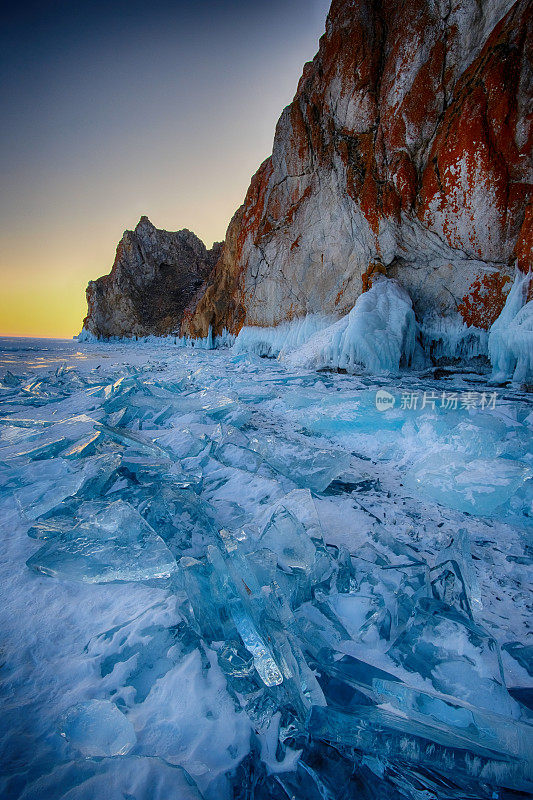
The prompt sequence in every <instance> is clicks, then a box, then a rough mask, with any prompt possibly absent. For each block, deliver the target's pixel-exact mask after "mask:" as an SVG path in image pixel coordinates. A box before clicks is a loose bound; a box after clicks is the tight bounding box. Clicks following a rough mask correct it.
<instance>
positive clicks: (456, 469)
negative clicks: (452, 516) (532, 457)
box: [408, 451, 533, 516]
mask: <svg viewBox="0 0 533 800" xmlns="http://www.w3.org/2000/svg"><path fill="white" fill-rule="evenodd" d="M532 475H533V472H532V470H531V467H529V466H528V465H527V464H526V463H523V462H521V461H512V460H511V459H508V458H494V459H472V458H469V457H468V456H465V455H462V454H461V453H456V452H446V451H440V452H439V453H438V454H434V455H430V456H427V457H426V458H424V459H422V460H421V461H419V462H417V464H416V466H415V468H414V469H413V471H412V473H411V475H410V476H409V478H408V481H409V483H411V485H413V486H414V487H416V488H417V489H418V490H419V491H420V492H421V493H423V494H425V495H426V496H428V497H431V498H432V499H433V500H436V501H437V503H441V504H442V505H444V506H449V507H450V508H455V509H457V510H458V511H463V512H464V511H467V512H468V513H470V514H479V515H482V516H483V515H490V514H493V513H494V512H495V511H496V510H497V509H498V508H499V507H500V506H503V505H504V504H505V503H507V502H508V501H509V500H510V499H511V497H512V496H513V495H514V494H515V492H517V491H518V490H519V489H520V488H521V487H522V486H523V485H524V484H525V483H526V481H528V480H529V479H531V477H532Z"/></svg>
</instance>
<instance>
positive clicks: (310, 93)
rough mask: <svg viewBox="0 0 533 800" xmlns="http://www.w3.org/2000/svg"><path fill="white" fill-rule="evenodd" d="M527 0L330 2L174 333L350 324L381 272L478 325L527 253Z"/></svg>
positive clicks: (484, 323)
mask: <svg viewBox="0 0 533 800" xmlns="http://www.w3.org/2000/svg"><path fill="white" fill-rule="evenodd" d="M532 14H533V7H532V5H531V3H530V2H528V0H518V2H516V3H514V4H513V3H512V2H510V0H429V2H428V0H410V2H408V3H406V2H403V1H401V0H333V3H332V6H331V10H330V13H329V16H328V20H327V26H326V33H325V35H324V36H323V37H322V39H321V41H320V48H319V52H318V54H317V56H316V57H315V59H314V60H313V61H312V62H311V63H308V64H307V65H306V66H305V67H304V71H303V75H302V78H301V80H300V83H299V86H298V90H297V93H296V96H295V98H294V101H293V102H292V104H291V105H290V106H288V107H287V108H286V109H285V110H284V112H283V114H282V115H281V118H280V120H279V122H278V125H277V130H276V135H275V140H274V147H273V152H272V155H271V156H270V157H269V158H268V159H267V160H266V161H265V162H264V163H263V164H262V166H261V167H260V169H259V170H258V172H257V173H256V175H255V176H254V177H253V179H252V182H251V186H250V188H249V190H248V193H247V195H246V199H245V201H244V204H243V205H242V206H241V208H240V209H239V210H238V211H237V213H236V214H235V216H234V218H233V220H232V221H231V223H230V226H229V228H228V232H227V238H226V242H225V245H224V248H223V252H222V255H221V257H220V259H219V261H218V263H217V265H216V267H215V269H214V271H213V272H212V274H211V276H210V278H209V281H208V284H207V287H206V290H205V292H204V294H203V296H202V297H201V299H200V301H199V302H198V303H197V304H196V305H194V303H192V304H191V305H190V306H189V308H188V309H187V311H186V313H185V316H184V321H183V324H182V333H186V334H192V335H195V336H205V335H207V332H208V329H209V326H210V325H212V326H213V330H214V332H215V333H220V332H221V331H222V329H223V328H227V329H228V330H229V331H231V332H233V333H236V332H238V331H239V330H240V328H241V327H242V325H243V324H244V323H245V322H246V324H247V325H261V326H267V325H276V324H279V323H280V322H282V321H285V320H289V319H292V318H294V317H300V316H303V315H305V314H309V313H334V314H338V315H339V316H340V315H342V314H346V313H347V312H348V311H349V310H350V309H351V308H352V307H353V306H354V303H355V301H356V300H357V298H358V296H359V295H360V294H361V292H362V291H363V289H364V288H366V287H367V286H368V285H369V276H370V274H371V273H372V272H373V271H375V270H377V271H379V272H380V273H384V274H386V275H389V276H390V277H394V278H396V279H397V280H398V282H399V283H400V284H401V285H402V286H403V287H404V288H405V289H406V290H407V291H408V292H409V294H410V296H411V297H412V300H413V304H414V309H415V311H416V314H417V316H418V318H419V319H424V318H426V319H427V318H428V317H435V316H449V315H456V314H457V312H460V313H462V315H463V318H464V319H465V321H467V322H468V323H469V324H476V325H478V326H480V327H485V328H487V327H489V325H490V324H491V323H492V322H493V321H494V319H495V318H496V317H497V316H498V314H499V313H500V311H501V309H502V307H503V304H504V301H505V297H506V294H507V292H508V290H509V287H510V281H509V277H510V275H511V274H512V272H513V269H514V263H515V262H516V261H517V262H518V265H519V267H521V268H522V269H527V268H528V266H529V265H530V264H531V256H532V250H533V236H532V219H533V211H532V205H531V195H532V185H531V184H532V162H531V152H532V125H531V121H532V117H531V108H532V83H533V77H532V52H531V51H532V42H533V36H532V31H531V27H532Z"/></svg>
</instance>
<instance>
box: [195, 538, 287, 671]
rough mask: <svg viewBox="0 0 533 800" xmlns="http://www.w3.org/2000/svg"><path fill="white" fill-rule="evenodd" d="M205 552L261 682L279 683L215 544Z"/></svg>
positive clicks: (271, 659)
mask: <svg viewBox="0 0 533 800" xmlns="http://www.w3.org/2000/svg"><path fill="white" fill-rule="evenodd" d="M207 552H208V558H209V561H210V562H211V564H212V565H213V568H214V570H215V572H216V575H217V578H218V583H219V591H220V592H221V593H222V595H223V596H224V597H225V604H226V606H227V608H228V611H229V613H230V614H231V618H232V619H233V622H234V623H235V627H236V628H237V631H238V632H239V636H240V637H241V639H242V641H243V644H244V646H245V647H246V649H247V650H248V651H249V652H250V653H251V654H252V656H253V659H254V665H255V668H256V670H257V672H258V674H259V677H260V678H261V680H262V681H263V683H264V684H265V686H279V684H280V683H283V675H282V674H281V672H280V670H279V668H278V665H277V664H276V662H275V661H274V658H273V657H272V653H271V652H270V650H269V648H268V647H267V645H266V643H265V641H264V640H263V638H262V637H261V635H260V633H259V631H258V630H257V628H256V626H255V623H254V621H253V619H252V618H251V616H250V614H249V612H248V611H247V610H246V608H245V607H244V604H243V602H242V600H241V598H240V597H239V594H238V592H237V590H236V588H235V585H234V583H233V580H232V578H231V576H230V575H229V573H228V571H227V567H226V565H225V563H224V559H223V558H222V555H221V553H220V551H219V550H218V548H216V547H213V546H210V547H208V551H207Z"/></svg>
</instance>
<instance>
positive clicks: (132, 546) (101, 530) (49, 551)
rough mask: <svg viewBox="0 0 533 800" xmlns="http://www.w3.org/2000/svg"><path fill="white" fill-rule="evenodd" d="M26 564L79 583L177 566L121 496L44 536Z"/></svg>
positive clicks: (161, 573) (151, 574) (135, 577)
mask: <svg viewBox="0 0 533 800" xmlns="http://www.w3.org/2000/svg"><path fill="white" fill-rule="evenodd" d="M27 565H28V567H30V569H33V570H35V571H36V572H42V573H44V574H45V575H52V576H53V577H56V578H62V579H67V580H74V581H81V582H83V583H109V582H110V581H143V580H149V579H152V578H168V577H169V576H170V575H171V574H172V573H173V572H174V571H175V570H176V568H177V566H176V561H175V559H174V557H173V556H172V553H171V552H170V550H169V549H168V547H167V546H166V545H165V543H164V541H163V540H162V539H161V537H160V536H158V535H157V534H156V532H155V531H154V530H153V529H152V528H151V527H150V526H149V525H148V523H147V522H146V521H145V520H144V519H143V518H142V517H141V515H140V514H139V513H138V512H137V511H136V510H135V509H134V508H132V507H131V506H130V505H129V504H128V503H125V502H123V501H121V500H117V501H116V502H114V503H111V504H110V505H109V507H108V508H107V509H106V510H104V511H101V512H100V513H99V514H96V515H95V516H94V517H92V518H91V519H89V520H88V521H85V522H81V523H80V524H79V525H77V526H76V527H75V528H73V530H72V531H70V532H69V533H61V534H59V535H58V536H56V537H55V538H54V539H49V540H48V541H47V542H46V544H44V545H43V547H41V549H40V550H38V551H37V552H36V553H34V555H33V556H31V558H29V559H28V561H27Z"/></svg>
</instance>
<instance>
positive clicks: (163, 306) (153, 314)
mask: <svg viewBox="0 0 533 800" xmlns="http://www.w3.org/2000/svg"><path fill="white" fill-rule="evenodd" d="M221 247H222V245H220V244H215V245H213V248H212V249H211V250H207V248H206V246H205V245H204V244H203V242H202V241H201V240H200V239H199V238H198V237H197V236H195V235H194V233H191V231H188V230H182V231H177V232H170V231H164V230H159V229H158V228H155V227H154V226H153V225H152V223H151V222H150V220H149V219H148V217H141V219H140V222H139V224H138V225H137V227H136V228H135V230H134V231H126V232H125V233H124V235H123V237H122V239H121V241H120V243H119V245H118V247H117V254H116V257H115V262H114V264H113V267H112V269H111V272H110V273H109V275H105V276H104V277H102V278H98V280H96V281H91V282H90V283H89V285H88V287H87V305H88V313H87V317H86V318H85V320H84V322H83V330H84V331H86V332H87V333H89V334H92V335H94V336H96V337H98V338H108V337H111V336H121V337H122V336H125V337H132V336H149V335H152V334H153V335H156V336H164V335H166V334H170V333H176V332H179V329H180V325H181V322H182V318H183V312H184V310H185V308H186V307H187V305H188V304H189V303H190V302H191V300H193V298H194V296H195V294H196V293H198V291H199V290H200V289H201V287H202V285H203V283H204V281H205V280H206V279H207V277H208V276H209V273H210V272H211V270H212V269H213V267H214V265H215V263H216V261H217V259H218V257H219V255H220V250H221Z"/></svg>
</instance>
